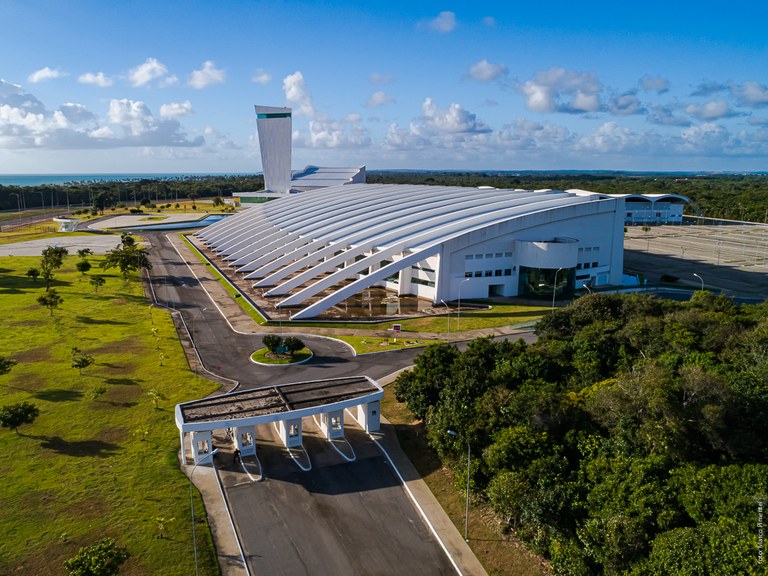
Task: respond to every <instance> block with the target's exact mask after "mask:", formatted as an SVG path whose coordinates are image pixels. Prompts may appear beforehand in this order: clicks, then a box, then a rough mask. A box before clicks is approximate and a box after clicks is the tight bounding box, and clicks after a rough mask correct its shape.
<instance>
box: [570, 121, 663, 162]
mask: <svg viewBox="0 0 768 576" xmlns="http://www.w3.org/2000/svg"><path fill="white" fill-rule="evenodd" d="M657 146H658V142H657V135H656V134H655V133H653V132H649V133H637V132H634V131H633V130H631V129H630V128H627V127H625V126H620V125H619V124H617V123H616V122H606V123H604V124H603V125H602V126H600V127H599V128H597V130H595V131H594V132H591V133H589V134H584V135H582V136H581V137H579V139H578V141H577V142H576V145H575V147H574V148H575V150H577V151H580V152H588V153H591V154H652V153H653V151H654V149H655V148H657Z"/></svg>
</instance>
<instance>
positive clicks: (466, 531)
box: [447, 430, 472, 542]
mask: <svg viewBox="0 0 768 576" xmlns="http://www.w3.org/2000/svg"><path fill="white" fill-rule="evenodd" d="M447 432H448V435H449V436H456V437H457V438H461V434H459V433H458V432H454V431H453V430H448V431H447ZM466 440H467V495H466V498H465V500H466V502H465V504H464V541H465V542H469V462H470V458H471V457H472V453H471V452H470V450H469V438H467V439H466Z"/></svg>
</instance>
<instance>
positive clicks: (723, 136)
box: [680, 122, 729, 154]
mask: <svg viewBox="0 0 768 576" xmlns="http://www.w3.org/2000/svg"><path fill="white" fill-rule="evenodd" d="M680 135H681V136H682V139H683V143H682V150H683V151H684V152H696V153H710V154H712V153H714V154H719V153H722V152H723V151H724V149H725V148H726V145H727V143H728V138H729V136H728V131H727V130H726V129H725V128H723V127H722V126H720V125H719V124H714V123H711V122H709V123H706V124H702V125H700V126H690V127H689V128H684V129H683V130H681V132H680Z"/></svg>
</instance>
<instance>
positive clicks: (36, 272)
mask: <svg viewBox="0 0 768 576" xmlns="http://www.w3.org/2000/svg"><path fill="white" fill-rule="evenodd" d="M27 276H29V277H30V278H32V280H33V281H34V282H37V279H38V278H39V277H40V270H38V269H37V268H30V269H29V270H27Z"/></svg>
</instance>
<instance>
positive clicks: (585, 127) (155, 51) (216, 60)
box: [0, 0, 768, 174]
mask: <svg viewBox="0 0 768 576" xmlns="http://www.w3.org/2000/svg"><path fill="white" fill-rule="evenodd" d="M766 17H768V8H766V7H764V5H763V3H760V2H755V1H754V0H752V1H750V2H744V1H741V0H735V1H732V2H729V3H727V4H720V5H712V6H711V7H710V6H709V5H706V4H702V3H701V2H695V3H694V2H689V1H673V2H670V1H667V2H657V1H655V0H649V1H646V2H643V3H641V4H637V3H626V4H622V3H617V2H602V1H594V2H581V3H579V2H572V1H570V2H559V1H556V0H555V1H550V2H540V3H523V2H483V1H477V2H466V1H464V2H431V1H419V2H414V1H412V0H411V1H400V0H390V1H387V2H380V1H378V0H370V1H368V2H359V1H351V0H350V1H327V2H301V1H287V0H286V1H282V2H280V1H263V2H262V1H256V0H253V1H236V0H216V1H213V0H209V1H205V2H204V1H174V2H169V1H164V0H155V1H153V2H149V1H145V0H134V1H131V2H104V1H103V0H102V1H98V2H97V1H86V0H66V1H62V0H56V1H48V0H2V1H1V2H0V27H1V28H0V29H1V30H2V33H1V34H0V53H2V54H3V58H2V59H1V60H0V79H2V80H1V81H0V173H3V174H14V173H17V174H18V173H32V174H34V173H84V172H85V173H104V172H115V173H125V172H144V173H146V172H158V173H160V172H162V173H172V172H193V173H220V172H257V171H260V170H261V161H260V157H259V150H258V142H257V139H256V122H255V115H254V112H253V105H254V104H263V105H268V106H290V107H292V108H293V109H294V116H293V128H294V145H293V165H294V168H300V167H302V166H304V165H306V164H310V163H311V164H318V165H325V166H346V165H363V164H365V165H367V166H368V168H369V169H372V170H375V169H459V170H482V169H498V170H549V169H584V170H587V169H590V170H591V169H605V170H715V171H720V170H727V171H742V170H743V171H754V170H765V169H766V168H767V167H768V166H766V159H767V158H768V40H766V38H768V35H766V33H765V22H766V21H767V20H768V18H766Z"/></svg>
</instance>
